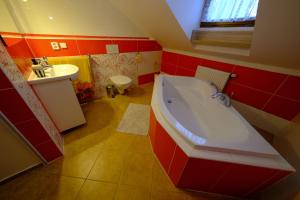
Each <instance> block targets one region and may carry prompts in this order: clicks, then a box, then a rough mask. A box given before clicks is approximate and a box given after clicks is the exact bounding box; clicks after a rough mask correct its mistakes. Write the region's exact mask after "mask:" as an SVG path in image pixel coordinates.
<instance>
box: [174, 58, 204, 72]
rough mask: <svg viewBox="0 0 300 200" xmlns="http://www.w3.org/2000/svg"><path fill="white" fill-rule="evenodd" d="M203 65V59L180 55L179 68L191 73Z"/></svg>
mask: <svg viewBox="0 0 300 200" xmlns="http://www.w3.org/2000/svg"><path fill="white" fill-rule="evenodd" d="M200 64H201V59H199V58H196V57H192V56H186V55H181V54H178V64H177V66H179V67H181V68H185V69H189V70H191V71H196V69H197V66H198V65H200Z"/></svg>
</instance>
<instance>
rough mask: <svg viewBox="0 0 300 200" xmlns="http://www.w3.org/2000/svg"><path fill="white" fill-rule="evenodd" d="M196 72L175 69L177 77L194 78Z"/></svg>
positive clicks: (179, 68)
mask: <svg viewBox="0 0 300 200" xmlns="http://www.w3.org/2000/svg"><path fill="white" fill-rule="evenodd" d="M195 73H196V70H188V69H186V68H181V67H177V69H176V72H175V74H176V75H178V76H191V77H194V76H195Z"/></svg>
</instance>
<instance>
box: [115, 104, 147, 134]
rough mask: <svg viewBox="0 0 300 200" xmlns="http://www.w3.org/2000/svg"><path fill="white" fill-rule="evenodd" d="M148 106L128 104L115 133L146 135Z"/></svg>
mask: <svg viewBox="0 0 300 200" xmlns="http://www.w3.org/2000/svg"><path fill="white" fill-rule="evenodd" d="M149 118H150V106H149V105H143V104H135V103H130V104H129V106H128V107H127V110H126V112H125V114H124V115H123V118H122V120H121V122H120V123H119V126H118V128H117V131H119V132H124V133H132V134H138V135H147V134H148V129H149Z"/></svg>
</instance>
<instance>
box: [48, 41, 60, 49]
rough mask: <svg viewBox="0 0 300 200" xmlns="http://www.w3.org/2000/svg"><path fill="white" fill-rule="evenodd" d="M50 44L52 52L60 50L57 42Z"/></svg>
mask: <svg viewBox="0 0 300 200" xmlns="http://www.w3.org/2000/svg"><path fill="white" fill-rule="evenodd" d="M50 44H51V47H52V49H53V50H59V49H60V47H59V45H58V42H50Z"/></svg>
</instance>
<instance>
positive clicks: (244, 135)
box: [151, 74, 292, 169]
mask: <svg viewBox="0 0 300 200" xmlns="http://www.w3.org/2000/svg"><path fill="white" fill-rule="evenodd" d="M214 92H215V88H214V87H212V86H211V85H210V84H209V83H208V82H206V81H202V80H200V79H197V78H192V77H179V76H170V75H162V74H161V75H159V76H157V77H156V79H155V85H154V91H153V96H152V103H151V106H152V109H153V111H154V114H155V116H156V118H157V119H158V121H159V123H160V124H161V125H162V126H163V128H164V129H166V131H167V132H168V134H169V135H170V136H171V138H173V140H174V141H176V143H177V144H178V145H179V146H180V147H181V148H182V149H183V150H184V152H185V153H186V154H187V155H188V156H191V157H205V158H209V159H214V160H223V161H230V162H240V163H247V164H253V165H259V166H266V165H267V167H273V168H286V167H287V168H288V169H292V167H291V166H290V165H289V164H288V163H287V162H286V161H285V160H284V159H283V158H282V157H281V156H280V154H279V153H278V152H277V151H276V150H275V149H274V148H273V147H272V146H271V145H270V144H269V143H268V142H267V141H265V139H264V138H263V137H262V136H261V135H260V134H259V133H258V132H257V131H256V130H255V129H254V128H253V127H252V126H251V125H250V124H249V123H248V122H247V121H246V120H245V119H244V118H243V117H242V116H241V115H240V114H239V113H238V112H237V111H236V110H235V109H234V108H233V107H232V106H230V107H226V106H225V105H223V104H221V103H220V102H218V100H217V99H214V98H212V97H211V95H212V94H213V93H214Z"/></svg>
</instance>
